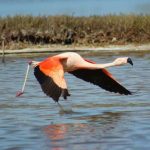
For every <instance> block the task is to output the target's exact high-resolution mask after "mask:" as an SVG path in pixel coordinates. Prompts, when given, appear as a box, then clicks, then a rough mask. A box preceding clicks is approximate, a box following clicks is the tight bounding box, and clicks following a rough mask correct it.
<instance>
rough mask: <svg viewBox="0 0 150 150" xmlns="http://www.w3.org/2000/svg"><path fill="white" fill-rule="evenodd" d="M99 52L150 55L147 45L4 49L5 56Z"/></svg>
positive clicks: (149, 46)
mask: <svg viewBox="0 0 150 150" xmlns="http://www.w3.org/2000/svg"><path fill="white" fill-rule="evenodd" d="M71 51H73V52H101V53H114V52H115V53H137V52H142V53H143V52H145V53H150V43H149V44H141V45H137V44H127V45H107V46H95V47H94V46H76V45H70V46H66V45H48V46H44V45H43V47H42V46H41V48H36V47H29V48H25V49H15V50H9V49H5V50H4V53H5V55H9V54H15V55H18V54H31V53H34V54H36V53H57V52H71ZM2 55H3V50H2V49H0V57H1V56H2Z"/></svg>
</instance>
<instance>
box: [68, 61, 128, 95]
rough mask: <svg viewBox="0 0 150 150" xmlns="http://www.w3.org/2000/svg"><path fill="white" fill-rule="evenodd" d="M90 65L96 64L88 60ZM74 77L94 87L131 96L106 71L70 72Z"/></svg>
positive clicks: (85, 70) (84, 70) (80, 70)
mask: <svg viewBox="0 0 150 150" xmlns="http://www.w3.org/2000/svg"><path fill="white" fill-rule="evenodd" d="M86 61H88V62H90V63H94V62H92V61H89V60H86ZM69 73H71V74H73V75H74V76H76V77H78V78H80V79H82V80H84V81H87V82H90V83H93V84H94V85H98V86H99V87H101V88H103V89H105V90H107V91H110V92H115V93H120V94H124V95H129V94H131V92H130V91H129V90H127V89H126V88H125V87H123V86H122V85H121V84H119V82H117V81H116V80H115V79H114V77H113V76H112V75H111V73H109V72H108V71H107V70H106V69H95V70H90V69H78V70H75V71H71V72H69Z"/></svg>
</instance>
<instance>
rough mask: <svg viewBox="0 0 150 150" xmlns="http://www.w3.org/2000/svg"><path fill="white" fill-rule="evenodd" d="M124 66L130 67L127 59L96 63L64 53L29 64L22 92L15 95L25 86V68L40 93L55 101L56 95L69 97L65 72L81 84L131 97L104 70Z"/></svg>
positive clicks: (74, 54)
mask: <svg viewBox="0 0 150 150" xmlns="http://www.w3.org/2000/svg"><path fill="white" fill-rule="evenodd" d="M126 63H130V64H131V65H133V63H132V60H131V59H130V58H129V57H121V58H117V59H115V60H114V61H113V62H111V63H106V64H96V63H95V62H93V61H90V60H87V59H84V58H82V57H81V56H80V55H79V54H77V53H75V52H65V53H61V54H58V55H55V56H52V57H48V58H47V59H45V60H43V61H41V62H38V61H30V62H29V65H28V68H27V72H26V76H25V81H24V84H23V87H22V91H21V92H18V93H17V95H16V96H20V95H22V94H23V93H24V89H25V84H26V80H27V76H28V72H29V68H30V67H29V66H30V65H31V66H32V67H33V68H34V75H35V77H36V79H37V80H38V82H39V83H40V85H41V88H42V90H43V92H44V93H45V94H46V95H47V96H49V97H51V98H52V99H53V100H54V101H56V102H58V101H59V98H60V96H62V97H63V98H64V99H67V96H70V94H69V92H68V88H67V84H66V81H65V79H64V73H65V72H68V73H70V74H72V75H74V76H76V77H78V78H80V79H82V80H84V81H87V82H90V83H93V84H94V85H97V86H99V87H101V88H103V89H105V90H107V91H110V92H115V93H120V94H124V95H130V94H132V93H131V92H130V91H129V90H127V89H126V88H125V87H123V86H122V85H121V84H120V83H119V82H118V81H116V79H115V78H114V77H113V76H112V75H111V74H110V73H109V72H108V71H107V70H106V69H105V68H107V67H112V66H121V65H124V64H126Z"/></svg>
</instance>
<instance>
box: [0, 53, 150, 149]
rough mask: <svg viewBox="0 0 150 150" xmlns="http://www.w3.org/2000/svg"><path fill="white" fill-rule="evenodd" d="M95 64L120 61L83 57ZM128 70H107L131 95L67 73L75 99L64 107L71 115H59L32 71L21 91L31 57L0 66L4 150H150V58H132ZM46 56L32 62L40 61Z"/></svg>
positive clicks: (9, 60) (0, 137) (0, 138)
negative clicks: (18, 96) (23, 92)
mask: <svg viewBox="0 0 150 150" xmlns="http://www.w3.org/2000/svg"><path fill="white" fill-rule="evenodd" d="M85 57H88V58H89V59H92V60H93V61H96V62H101V63H102V62H103V63H104V62H110V60H113V59H114V58H116V57H118V56H111V55H107V56H106V55H103V56H100V55H99V54H96V55H85ZM131 57H132V59H133V61H134V67H131V66H129V65H126V66H122V67H114V68H109V70H110V71H111V73H113V74H114V76H115V77H116V78H118V80H119V81H120V82H121V83H122V84H123V85H124V86H125V87H127V88H128V89H130V90H131V91H133V92H135V93H134V94H133V95H131V96H120V95H117V94H113V93H109V92H106V91H104V90H102V89H100V88H98V87H96V86H94V85H92V84H89V83H86V82H84V81H82V80H80V79H77V78H75V77H73V76H71V75H68V74H66V79H67V81H68V86H69V91H70V93H71V97H69V99H68V101H60V103H61V104H62V105H63V106H64V107H65V109H66V107H67V108H68V109H70V110H71V109H72V111H70V112H67V113H63V112H60V109H59V107H58V106H57V104H56V103H55V102H54V101H52V99H50V98H48V97H46V96H45V95H44V94H43V92H42V91H41V89H40V87H39V84H38V83H37V81H36V79H35V78H34V76H33V74H32V71H30V76H29V79H28V82H27V87H26V92H25V94H24V95H23V96H22V97H20V98H16V97H15V93H16V91H17V90H18V89H20V88H21V86H22V82H23V78H24V74H25V69H26V62H27V61H28V60H30V59H31V58H13V57H11V58H7V60H6V62H7V63H6V64H5V65H4V64H2V63H1V64H0V70H1V72H0V85H1V86H0V95H1V96H0V149H1V150H33V149H37V150H41V149H42V150H70V149H72V150H78V149H80V150H85V149H86V150H91V149H93V150H99V149H101V150H108V149H110V147H111V149H112V150H122V149H128V150H141V149H144V150H149V149H150V142H149V141H150V121H149V119H150V77H149V74H150V68H149V64H150V55H149V54H142V55H135V54H132V55H131ZM43 58H44V56H43V57H42V56H41V57H37V58H34V59H35V60H42V59H43Z"/></svg>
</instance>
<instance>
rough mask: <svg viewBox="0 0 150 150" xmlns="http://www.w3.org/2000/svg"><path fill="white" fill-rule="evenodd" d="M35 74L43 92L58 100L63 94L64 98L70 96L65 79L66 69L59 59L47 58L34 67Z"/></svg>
mask: <svg viewBox="0 0 150 150" xmlns="http://www.w3.org/2000/svg"><path fill="white" fill-rule="evenodd" d="M34 75H35V77H36V78H37V80H38V82H39V83H40V85H41V88H42V90H43V92H44V93H45V94H46V95H47V96H49V97H52V98H53V100H54V101H56V102H58V100H59V97H60V96H61V95H62V96H63V98H64V99H67V96H70V94H69V93H68V90H67V85H66V82H65V79H64V71H63V68H62V65H61V63H60V61H59V60H58V59H56V58H55V59H52V58H49V59H46V60H45V61H43V62H41V63H40V64H39V65H38V66H36V67H35V68H34Z"/></svg>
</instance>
